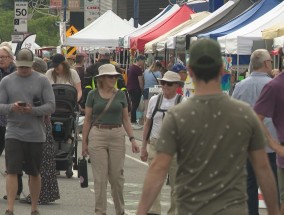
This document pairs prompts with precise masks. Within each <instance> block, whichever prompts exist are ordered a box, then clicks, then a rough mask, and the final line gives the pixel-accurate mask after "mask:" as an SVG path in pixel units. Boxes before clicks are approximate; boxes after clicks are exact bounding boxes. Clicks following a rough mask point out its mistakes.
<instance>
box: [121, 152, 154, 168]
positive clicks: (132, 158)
mask: <svg viewBox="0 0 284 215" xmlns="http://www.w3.org/2000/svg"><path fill="white" fill-rule="evenodd" d="M125 156H126V157H127V158H129V159H131V160H134V161H136V162H137V163H140V164H143V165H144V166H149V165H148V164H147V163H145V162H143V161H141V160H139V159H137V158H135V157H132V156H130V155H128V154H126V155H125Z"/></svg>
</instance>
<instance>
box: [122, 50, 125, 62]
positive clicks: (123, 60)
mask: <svg viewBox="0 0 284 215" xmlns="http://www.w3.org/2000/svg"><path fill="white" fill-rule="evenodd" d="M122 64H123V66H125V49H124V48H123V59H122Z"/></svg>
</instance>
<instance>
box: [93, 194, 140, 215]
mask: <svg viewBox="0 0 284 215" xmlns="http://www.w3.org/2000/svg"><path fill="white" fill-rule="evenodd" d="M90 190H91V192H93V193H94V192H95V190H94V189H90ZM107 202H108V203H109V204H111V205H114V202H113V201H112V200H111V199H107ZM124 210H125V213H126V215H135V214H134V213H132V212H130V211H128V210H126V209H124Z"/></svg>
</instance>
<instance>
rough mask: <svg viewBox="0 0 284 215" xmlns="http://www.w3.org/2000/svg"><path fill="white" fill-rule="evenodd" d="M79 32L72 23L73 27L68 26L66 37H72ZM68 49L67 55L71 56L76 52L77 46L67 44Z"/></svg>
mask: <svg viewBox="0 0 284 215" xmlns="http://www.w3.org/2000/svg"><path fill="white" fill-rule="evenodd" d="M77 32H78V30H77V29H76V28H75V27H74V26H73V25H71V27H70V28H68V30H67V31H66V37H71V36H72V35H74V34H76V33H77ZM66 49H67V53H66V57H70V56H71V55H75V54H76V47H72V46H67V47H66Z"/></svg>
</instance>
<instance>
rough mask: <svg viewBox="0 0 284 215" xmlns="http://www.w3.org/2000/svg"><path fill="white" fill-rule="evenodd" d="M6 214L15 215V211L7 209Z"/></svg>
mask: <svg viewBox="0 0 284 215" xmlns="http://www.w3.org/2000/svg"><path fill="white" fill-rule="evenodd" d="M5 215H14V213H13V211H9V210H6V211H5Z"/></svg>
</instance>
